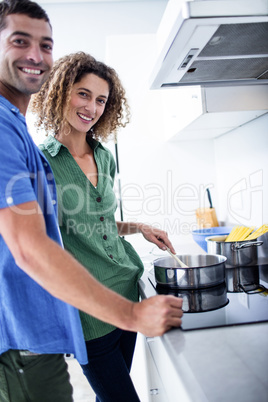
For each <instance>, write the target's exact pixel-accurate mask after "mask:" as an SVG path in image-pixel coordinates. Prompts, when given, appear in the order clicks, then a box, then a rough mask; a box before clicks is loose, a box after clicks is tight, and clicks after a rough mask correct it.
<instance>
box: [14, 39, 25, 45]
mask: <svg viewBox="0 0 268 402" xmlns="http://www.w3.org/2000/svg"><path fill="white" fill-rule="evenodd" d="M14 43H16V44H17V45H24V44H25V41H24V39H15V40H14Z"/></svg>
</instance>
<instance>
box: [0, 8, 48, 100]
mask: <svg viewBox="0 0 268 402" xmlns="http://www.w3.org/2000/svg"><path fill="white" fill-rule="evenodd" d="M52 47H53V41H52V32H51V28H50V25H49V23H48V22H46V21H45V20H39V19H36V18H30V17H28V16H26V15H23V14H11V15H8V16H7V17H6V27H5V28H4V29H3V30H2V31H1V32H0V82H1V84H2V85H4V86H5V87H6V88H9V89H10V90H12V91H14V90H15V91H16V92H19V93H22V94H24V95H31V94H33V93H36V92H38V91H39V89H40V88H41V86H42V85H43V83H44V82H45V81H46V79H47V78H48V75H49V73H50V70H51V68H52V64H53V59H52Z"/></svg>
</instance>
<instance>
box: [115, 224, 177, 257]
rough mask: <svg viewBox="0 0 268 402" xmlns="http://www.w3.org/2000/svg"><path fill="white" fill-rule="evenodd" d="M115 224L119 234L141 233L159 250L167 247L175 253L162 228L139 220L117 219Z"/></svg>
mask: <svg viewBox="0 0 268 402" xmlns="http://www.w3.org/2000/svg"><path fill="white" fill-rule="evenodd" d="M116 224H117V229H118V234H119V236H125V235H130V234H135V233H141V234H142V235H143V237H144V238H145V239H146V240H148V241H150V242H151V243H154V244H156V245H157V246H158V247H159V248H160V249H161V250H166V249H167V247H168V248H169V249H170V250H171V252H172V253H173V254H176V251H175V249H174V247H173V246H172V243H171V242H170V240H169V238H168V234H167V232H165V231H164V230H161V229H158V228H155V227H153V226H151V225H146V224H144V223H139V222H120V221H118V222H116Z"/></svg>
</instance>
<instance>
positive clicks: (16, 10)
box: [0, 0, 51, 31]
mask: <svg viewBox="0 0 268 402" xmlns="http://www.w3.org/2000/svg"><path fill="white" fill-rule="evenodd" d="M10 14H23V15H27V16H28V17H30V18H37V19H39V20H45V21H47V22H48V23H49V25H50V27H51V23H50V21H49V18H48V15H47V13H46V12H45V10H43V8H42V7H41V6H40V5H39V4H37V3H35V2H33V1H30V0H4V1H2V2H1V3H0V31H2V29H4V28H5V26H6V17H7V16H8V15H10Z"/></svg>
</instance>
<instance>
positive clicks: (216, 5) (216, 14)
mask: <svg viewBox="0 0 268 402" xmlns="http://www.w3.org/2000/svg"><path fill="white" fill-rule="evenodd" d="M158 41H159V46H160V52H159V55H158V57H157V61H156V63H155V68H154V71H153V74H152V77H151V82H150V87H151V89H159V88H165V87H171V86H172V87H174V86H183V85H184V86H185V85H203V86H213V85H217V86H222V85H226V84H229V85H232V84H234V85H240V84H242V85H245V84H246V85H248V84H258V83H260V84H261V83H268V0H231V1H230V0H226V1H221V0H218V1H217V0H214V1H210V0H195V1H188V2H184V3H183V2H181V1H180V0H170V1H169V3H168V4H167V8H166V11H165V13H164V16H163V19H162V21H161V24H160V27H159V31H158Z"/></svg>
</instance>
